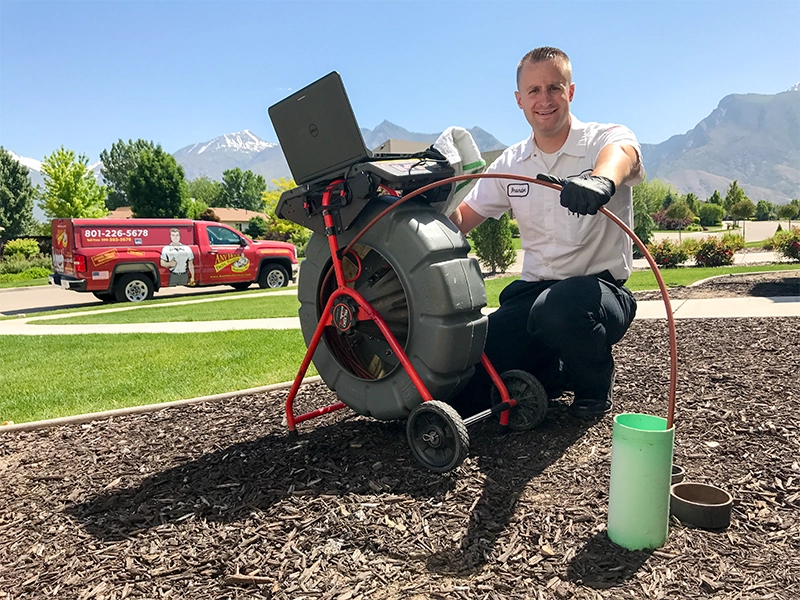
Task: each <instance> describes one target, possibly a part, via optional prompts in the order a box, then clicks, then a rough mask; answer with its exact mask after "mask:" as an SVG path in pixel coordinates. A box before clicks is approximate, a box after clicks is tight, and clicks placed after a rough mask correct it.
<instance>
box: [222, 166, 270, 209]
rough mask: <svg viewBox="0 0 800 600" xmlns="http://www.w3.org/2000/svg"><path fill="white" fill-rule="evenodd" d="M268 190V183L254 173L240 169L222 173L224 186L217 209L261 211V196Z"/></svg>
mask: <svg viewBox="0 0 800 600" xmlns="http://www.w3.org/2000/svg"><path fill="white" fill-rule="evenodd" d="M266 190H267V182H266V180H265V179H264V177H262V176H261V175H256V174H255V173H253V172H252V171H242V170H241V169H240V168H239V167H236V168H235V169H228V170H227V171H223V172H222V184H221V186H220V190H219V194H218V195H217V198H216V201H215V204H216V206H217V207H225V208H243V209H245V210H255V211H258V210H260V209H261V206H262V202H261V194H262V193H263V192H265V191H266Z"/></svg>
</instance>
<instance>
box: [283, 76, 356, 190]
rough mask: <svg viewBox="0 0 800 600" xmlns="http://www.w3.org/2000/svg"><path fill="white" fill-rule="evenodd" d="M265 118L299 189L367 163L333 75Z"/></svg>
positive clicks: (350, 112)
mask: <svg viewBox="0 0 800 600" xmlns="http://www.w3.org/2000/svg"><path fill="white" fill-rule="evenodd" d="M269 118H270V120H271V121H272V125H273V127H274V128H275V133H276V134H277V136H278V141H279V142H280V145H281V149H282V150H283V154H284V156H285V157H286V162H287V163H288V164H289V169H290V170H291V172H292V177H294V181H295V183H297V184H298V185H300V184H303V183H307V182H309V181H312V180H314V179H318V178H320V177H324V176H325V175H329V174H331V173H334V172H335V171H338V170H342V169H345V168H347V167H349V166H351V165H353V164H355V163H357V162H359V161H362V160H365V159H368V158H370V152H369V150H367V147H366V145H365V144H364V138H363V136H362V135H361V130H360V129H359V127H358V122H357V121H356V117H355V115H354V114H353V108H352V107H351V106H350V101H349V100H348V98H347V94H346V93H345V90H344V84H343V83H342V78H341V77H340V76H339V73H337V72H336V71H334V72H332V73H328V74H327V75H325V76H324V77H322V78H321V79H318V80H317V81H315V82H313V83H311V84H309V85H307V86H306V87H304V88H303V89H301V90H299V91H297V92H295V93H294V94H292V95H291V96H289V97H288V98H284V99H283V100H281V101H280V102H278V103H276V104H273V105H272V106H270V107H269Z"/></svg>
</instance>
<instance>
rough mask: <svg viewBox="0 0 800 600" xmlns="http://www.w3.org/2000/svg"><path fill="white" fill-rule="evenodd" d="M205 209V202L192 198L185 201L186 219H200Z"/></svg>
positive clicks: (206, 208) (206, 206)
mask: <svg viewBox="0 0 800 600" xmlns="http://www.w3.org/2000/svg"><path fill="white" fill-rule="evenodd" d="M207 210H208V204H206V203H205V202H203V201H202V200H195V199H194V198H189V199H188V201H187V202H186V218H187V219H194V220H195V221H202V219H201V218H200V215H202V214H203V213H205V212H206V211H207Z"/></svg>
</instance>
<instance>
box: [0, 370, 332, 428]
mask: <svg viewBox="0 0 800 600" xmlns="http://www.w3.org/2000/svg"><path fill="white" fill-rule="evenodd" d="M319 381H322V378H321V377H319V376H314V377H307V378H305V379H303V385H306V384H309V383H317V382H319ZM293 383H294V382H293V381H285V382H283V383H273V384H272V385H265V386H262V387H256V388H250V389H247V390H238V391H236V392H226V393H224V394H214V395H213V396H200V397H199V398H190V399H188V400H173V401H172V402H162V403H160V404H145V405H144V406H129V407H127V408H118V409H115V410H104V411H102V412H96V413H86V414H83V415H72V416H71V417H60V418H58V419H45V420H43V421H31V422H30V423H19V424H15V425H5V426H0V433H10V432H15V431H34V430H36V429H46V428H48V427H59V426H61V425H78V424H81V423H89V422H91V421H100V420H102V419H108V418H109V417H123V416H126V415H138V414H144V413H151V412H157V411H159V410H165V409H167V408H178V407H181V406H190V405H192V404H200V403H201V402H213V401H215V400H226V399H228V398H235V397H236V396H245V395H247V394H258V393H262V392H274V391H276V390H285V389H288V388H290V387H292V384H293Z"/></svg>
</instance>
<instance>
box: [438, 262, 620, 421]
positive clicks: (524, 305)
mask: <svg viewBox="0 0 800 600" xmlns="http://www.w3.org/2000/svg"><path fill="white" fill-rule="evenodd" d="M635 315H636V300H635V299H634V297H633V294H632V293H631V292H630V290H628V289H627V288H626V287H624V286H623V285H622V283H621V282H615V281H614V280H613V279H612V277H611V275H610V274H609V273H607V272H604V273H602V274H601V275H598V276H593V275H587V276H581V277H570V278H568V279H564V280H562V281H534V282H530V281H521V280H518V281H514V282H512V283H511V284H509V285H508V286H507V287H506V288H505V289H504V290H503V291H502V293H501V294H500V308H498V309H497V310H496V311H495V312H493V313H492V314H491V315H489V330H488V335H487V339H486V344H485V346H484V352H485V353H486V355H487V357H488V358H489V360H490V361H491V363H492V365H493V366H494V368H495V370H496V371H497V372H498V373H500V374H502V373H503V372H505V371H508V370H510V369H522V370H524V371H528V372H529V373H531V374H532V375H534V376H535V377H537V379H539V381H540V382H541V383H542V385H544V387H545V389H546V390H548V392H550V393H553V392H555V394H557V390H558V389H559V388H560V387H561V386H562V385H566V386H567V387H568V388H569V389H572V390H574V392H575V397H576V398H591V399H602V398H605V397H606V395H607V393H608V391H609V385H610V373H611V371H612V369H613V366H614V362H613V358H612V354H611V346H612V344H616V343H617V342H618V341H620V340H621V339H622V337H623V336H624V335H625V332H626V331H627V330H628V327H629V326H630V324H631V322H632V321H633V318H634V316H635ZM559 361H560V362H559ZM559 364H561V368H559ZM491 386H492V382H491V379H490V378H489V375H488V373H487V372H486V370H485V369H484V368H483V367H482V366H481V365H480V364H479V365H476V372H475V375H474V376H473V377H472V379H471V380H470V381H469V383H468V384H467V386H466V387H465V389H464V390H463V391H462V392H460V393H459V394H458V396H457V397H456V398H455V399H454V400H453V401H452V403H453V405H454V406H455V407H456V408H458V410H459V411H461V412H462V413H464V414H468V413H470V412H474V411H478V410H482V409H484V408H486V407H488V406H489V393H490V391H491ZM555 394H554V395H555Z"/></svg>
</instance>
